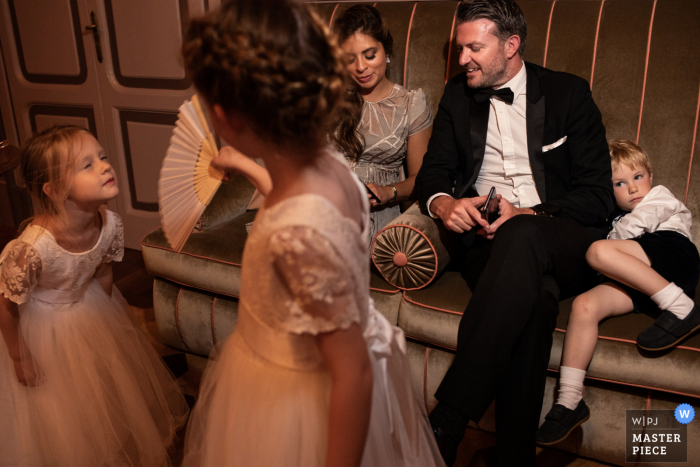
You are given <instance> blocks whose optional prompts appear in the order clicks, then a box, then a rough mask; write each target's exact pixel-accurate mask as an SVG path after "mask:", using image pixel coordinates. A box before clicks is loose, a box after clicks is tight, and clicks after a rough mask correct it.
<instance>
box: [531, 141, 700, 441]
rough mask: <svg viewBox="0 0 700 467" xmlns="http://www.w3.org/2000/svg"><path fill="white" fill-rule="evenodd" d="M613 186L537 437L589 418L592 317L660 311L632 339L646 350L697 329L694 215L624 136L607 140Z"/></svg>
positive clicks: (556, 437)
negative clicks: (603, 231) (606, 221)
mask: <svg viewBox="0 0 700 467" xmlns="http://www.w3.org/2000/svg"><path fill="white" fill-rule="evenodd" d="M610 158H611V163H612V169H613V177H612V182H613V188H614V191H615V200H616V203H617V207H618V209H617V210H616V211H615V212H614V213H613V215H612V216H611V218H612V229H611V231H610V233H609V234H608V240H600V241H598V242H595V243H594V244H593V245H591V247H590V248H589V249H588V252H586V260H587V261H588V264H589V265H590V266H591V267H592V268H593V269H595V270H596V271H599V272H600V273H601V274H602V275H603V281H602V283H601V284H600V285H598V286H597V287H594V288H593V289H591V290H589V291H588V292H586V293H583V294H581V295H579V296H578V297H577V298H576V300H574V303H573V305H572V309H571V315H570V317H569V325H568V327H567V330H566V338H565V340H564V351H563V354H562V358H561V367H560V376H559V396H558V398H557V403H556V404H555V405H554V407H553V408H552V410H550V411H549V413H548V414H547V416H546V417H545V422H544V423H543V424H542V426H540V428H539V430H538V431H537V437H536V439H537V442H538V443H540V444H543V445H550V444H555V443H558V442H560V441H562V440H563V439H564V438H566V437H567V436H568V435H569V433H571V431H573V429H574V428H576V427H577V426H579V425H581V424H582V423H583V422H585V421H586V420H588V417H589V416H590V411H589V410H588V407H587V406H586V403H585V402H584V401H583V391H584V388H583V380H584V378H585V376H586V368H587V367H588V364H589V363H590V362H591V358H592V357H593V351H594V350H595V345H596V342H597V340H598V323H599V322H600V321H601V320H603V319H605V318H609V317H611V316H619V315H623V314H626V313H629V312H631V311H634V312H637V313H640V312H644V313H648V314H658V313H659V311H660V312H661V314H660V315H659V317H658V319H657V320H656V321H655V323H654V324H653V325H652V326H651V327H649V328H647V329H645V330H644V331H642V332H641V333H640V334H639V336H638V337H637V345H638V346H639V347H641V348H643V349H645V350H663V349H667V348H669V347H673V346H674V345H676V344H678V343H679V342H680V341H682V340H683V339H685V338H686V337H688V336H689V335H690V334H691V333H693V332H694V331H696V330H698V329H700V307H698V305H697V304H695V303H694V302H693V297H694V294H695V287H696V285H697V283H698V279H699V276H700V256H699V255H698V250H697V248H696V247H695V245H694V244H693V243H692V241H691V235H690V225H691V223H692V217H691V215H690V211H688V208H686V207H685V205H684V204H683V203H681V202H680V201H678V200H677V199H676V198H675V197H674V196H673V194H671V192H670V191H669V190H668V189H667V188H665V187H663V186H661V185H659V186H656V187H654V188H652V184H651V182H652V171H651V164H650V163H649V157H648V156H647V154H646V153H645V152H644V150H643V149H642V148H641V147H639V146H637V145H636V144H634V143H632V142H631V141H626V140H616V141H613V142H611V143H610Z"/></svg>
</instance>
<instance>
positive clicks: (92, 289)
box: [0, 280, 188, 467]
mask: <svg viewBox="0 0 700 467" xmlns="http://www.w3.org/2000/svg"><path fill="white" fill-rule="evenodd" d="M125 305H126V302H125V301H124V300H123V298H122V297H121V294H120V293H119V291H118V290H117V289H116V287H115V288H114V292H113V295H112V297H109V296H107V294H105V293H104V291H103V290H102V288H101V287H100V286H99V284H98V283H97V282H96V281H94V280H93V281H92V282H91V283H90V285H89V286H88V288H87V291H86V292H85V295H84V298H83V299H82V300H81V301H79V302H77V303H73V304H70V305H58V306H57V305H53V304H50V303H46V302H41V301H38V300H29V301H28V302H27V303H25V304H23V305H21V306H20V332H21V338H22V339H23V340H24V342H25V344H26V346H27V348H28V349H29V351H30V352H31V357H32V358H31V360H29V359H26V360H23V362H22V364H23V366H24V367H25V368H29V367H35V368H36V370H37V371H38V373H39V374H40V375H41V377H40V382H41V384H40V385H38V386H36V387H26V386H23V385H21V384H20V383H19V382H18V380H17V376H16V374H15V371H14V365H13V362H12V360H11V358H10V356H9V354H8V351H7V347H6V346H5V342H4V341H3V340H2V337H1V336H0V453H1V454H0V466H3V467H4V466H30V467H35V466H36V467H38V466H42V467H43V466H51V467H64V466H65V467H76V466H86V467H87V466H90V467H92V466H95V467H97V466H99V467H103V466H104V467H107V466H110V467H111V466H115V467H116V466H119V467H122V466H124V467H126V466H129V467H131V466H139V467H150V466H166V465H171V462H170V459H169V456H168V453H167V447H168V445H169V444H170V443H171V442H172V440H173V438H174V436H175V432H176V431H177V429H178V428H179V427H181V426H182V425H183V424H184V423H185V421H186V418H187V413H188V408H187V404H186V403H185V400H184V398H183V396H182V394H181V392H180V389H179V387H178V385H177V382H176V381H175V380H174V378H173V376H172V374H171V373H170V371H169V370H168V368H167V367H166V366H165V365H164V363H163V361H162V360H161V359H160V357H159V356H158V354H157V353H156V351H155V350H154V349H153V347H152V346H151V345H150V344H149V342H148V341H147V339H146V337H145V336H144V335H143V334H142V333H141V331H139V330H138V329H136V328H135V327H134V325H133V323H132V322H131V321H130V320H129V318H128V317H127V314H126V309H125ZM126 306H127V307H128V305H126Z"/></svg>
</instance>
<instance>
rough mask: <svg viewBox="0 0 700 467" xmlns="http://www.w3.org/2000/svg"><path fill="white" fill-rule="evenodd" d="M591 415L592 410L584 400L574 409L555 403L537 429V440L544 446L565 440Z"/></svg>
mask: <svg viewBox="0 0 700 467" xmlns="http://www.w3.org/2000/svg"><path fill="white" fill-rule="evenodd" d="M590 416H591V411H590V410H588V406H587V405H586V403H585V402H583V400H581V402H579V403H578V406H576V408H575V409H574V410H571V409H567V408H566V407H564V406H563V405H561V404H554V407H552V410H550V411H549V413H548V414H547V415H546V416H545V420H544V423H543V424H542V426H541V427H540V428H539V430H537V434H536V435H535V440H536V441H537V442H538V443H539V444H541V445H543V446H549V445H551V444H556V443H558V442H560V441H563V440H564V439H565V438H566V437H567V436H569V434H570V433H571V432H572V431H574V428H576V427H577V426H579V425H580V424H582V423H583V422H585V421H586V420H588V417H590Z"/></svg>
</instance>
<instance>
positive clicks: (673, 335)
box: [637, 303, 700, 350]
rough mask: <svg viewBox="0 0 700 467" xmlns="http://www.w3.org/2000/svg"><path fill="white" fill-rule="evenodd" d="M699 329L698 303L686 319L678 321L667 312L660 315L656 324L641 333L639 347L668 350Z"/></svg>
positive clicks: (699, 309)
mask: <svg viewBox="0 0 700 467" xmlns="http://www.w3.org/2000/svg"><path fill="white" fill-rule="evenodd" d="M699 329H700V306H699V305H698V304H697V303H696V304H695V306H694V307H693V309H692V310H691V311H690V314H689V315H688V316H686V317H685V318H684V319H678V317H676V315H674V314H673V313H671V312H670V311H668V310H667V311H664V312H663V313H661V315H659V317H658V318H657V319H656V321H654V324H652V325H651V326H650V327H648V328H646V329H645V330H644V331H642V332H640V333H639V336H637V345H638V346H639V347H641V348H642V349H644V350H666V349H669V348H671V347H673V346H674V345H677V344H678V343H680V341H682V340H683V339H685V338H686V337H689V336H690V335H691V334H692V333H694V332H695V331H697V330H699Z"/></svg>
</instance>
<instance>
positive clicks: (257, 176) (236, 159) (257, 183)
mask: <svg viewBox="0 0 700 467" xmlns="http://www.w3.org/2000/svg"><path fill="white" fill-rule="evenodd" d="M211 165H212V166H213V167H216V168H217V169H220V170H223V171H225V172H235V173H240V174H241V175H243V176H244V177H246V178H247V179H248V180H250V183H252V184H253V186H254V187H255V188H257V190H258V191H259V192H260V193H262V194H263V196H267V194H268V193H269V192H270V190H272V178H270V173H269V172H268V171H267V169H266V168H265V167H262V166H261V165H259V164H257V163H256V162H255V161H254V160H253V159H251V158H249V157H246V156H244V155H243V154H241V153H240V152H239V151H237V150H236V149H234V148H232V147H231V146H224V147H223V148H221V150H219V155H218V157H216V158H214V159H212V161H211Z"/></svg>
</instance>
